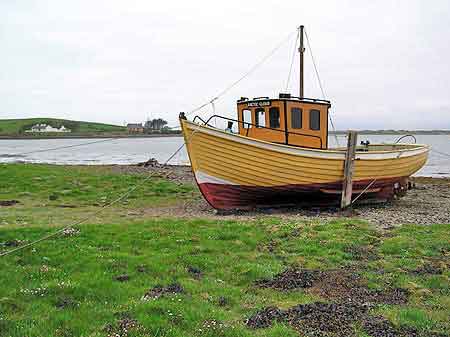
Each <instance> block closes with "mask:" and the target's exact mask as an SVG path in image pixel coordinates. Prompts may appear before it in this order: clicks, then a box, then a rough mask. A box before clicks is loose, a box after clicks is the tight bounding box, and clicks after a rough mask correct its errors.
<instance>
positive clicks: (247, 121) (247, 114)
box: [242, 109, 252, 129]
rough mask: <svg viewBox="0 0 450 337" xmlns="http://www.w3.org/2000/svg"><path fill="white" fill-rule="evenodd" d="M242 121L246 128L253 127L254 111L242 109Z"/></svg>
mask: <svg viewBox="0 0 450 337" xmlns="http://www.w3.org/2000/svg"><path fill="white" fill-rule="evenodd" d="M242 121H243V122H244V123H243V127H244V129H249V128H251V127H252V124H251V123H252V111H251V110H248V109H244V110H242Z"/></svg>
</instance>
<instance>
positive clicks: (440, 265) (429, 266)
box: [411, 261, 450, 275]
mask: <svg viewBox="0 0 450 337" xmlns="http://www.w3.org/2000/svg"><path fill="white" fill-rule="evenodd" d="M449 265H450V264H449V263H445V262H444V261H428V262H427V263H425V264H424V265H422V266H420V267H419V268H417V269H415V270H413V271H411V274H414V275H441V274H442V273H443V272H444V271H445V270H446V269H448V267H449Z"/></svg>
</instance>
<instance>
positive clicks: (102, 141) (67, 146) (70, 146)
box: [11, 137, 122, 156]
mask: <svg viewBox="0 0 450 337" xmlns="http://www.w3.org/2000/svg"><path fill="white" fill-rule="evenodd" d="M120 138H122V137H114V138H107V139H101V140H96V141H93V142H86V143H79V144H72V145H64V146H58V147H52V148H48V149H41V150H35V151H28V152H22V153H14V154H12V155H11V156H23V155H26V154H32V153H40V152H47V151H55V150H62V149H68V148H72V147H78V146H85V145H91V144H97V143H105V142H110V141H113V140H117V139H120Z"/></svg>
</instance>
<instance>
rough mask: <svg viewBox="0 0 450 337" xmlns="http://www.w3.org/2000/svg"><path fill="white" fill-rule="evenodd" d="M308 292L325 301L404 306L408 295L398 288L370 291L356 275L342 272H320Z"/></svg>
mask: <svg viewBox="0 0 450 337" xmlns="http://www.w3.org/2000/svg"><path fill="white" fill-rule="evenodd" d="M308 292H309V293H310V294H313V295H317V296H320V297H322V298H324V299H326V300H337V301H343V302H351V303H360V304H381V303H383V304H405V303H407V302H408V295H409V294H408V291H407V290H405V289H400V288H388V289H383V290H370V289H368V288H367V284H366V282H365V280H364V279H362V278H361V276H360V275H359V274H358V273H356V272H350V271H344V270H332V271H325V272H322V277H321V278H320V279H319V280H317V281H316V282H315V283H314V285H313V286H312V287H311V288H310V289H308Z"/></svg>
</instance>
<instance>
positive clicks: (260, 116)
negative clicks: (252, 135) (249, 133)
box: [255, 108, 266, 128]
mask: <svg viewBox="0 0 450 337" xmlns="http://www.w3.org/2000/svg"><path fill="white" fill-rule="evenodd" d="M255 124H256V127H257V128H264V127H265V126H266V111H265V110H264V108H257V109H255Z"/></svg>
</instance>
